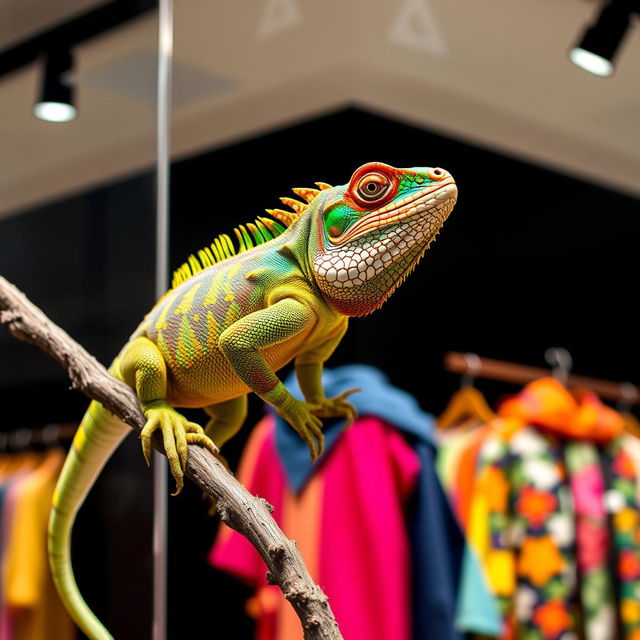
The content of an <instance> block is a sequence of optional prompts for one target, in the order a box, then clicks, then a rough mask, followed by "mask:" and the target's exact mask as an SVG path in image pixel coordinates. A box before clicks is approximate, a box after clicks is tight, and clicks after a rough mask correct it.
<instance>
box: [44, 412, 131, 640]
mask: <svg viewBox="0 0 640 640" xmlns="http://www.w3.org/2000/svg"><path fill="white" fill-rule="evenodd" d="M130 431H131V429H129V427H127V426H126V425H125V424H123V423H122V422H121V421H120V420H118V418H116V417H115V416H114V415H112V414H111V413H110V412H109V411H108V410H107V409H105V408H104V407H103V406H102V405H101V404H100V403H99V402H95V401H94V402H92V403H91V404H90V405H89V409H87V412H86V413H85V415H84V418H83V419H82V423H81V424H80V427H79V428H78V431H77V433H76V435H75V438H74V439H73V444H72V446H71V450H70V451H69V455H68V456H67V459H66V461H65V463H64V467H63V468H62V473H61V474H60V478H59V480H58V484H57V485H56V490H55V492H54V494H53V506H52V509H51V516H50V518H49V562H50V564H51V571H52V574H53V580H54V582H55V584H56V587H57V589H58V593H59V594H60V598H61V599H62V602H63V603H64V605H65V607H66V608H67V611H68V612H69V614H70V615H71V617H72V618H73V620H74V621H75V623H76V624H77V625H78V626H79V627H80V628H81V629H82V631H84V633H85V634H86V635H87V636H89V638H91V640H113V638H112V636H111V634H110V633H109V632H108V631H107V630H106V629H105V628H104V627H103V626H102V624H101V623H100V621H99V620H98V618H96V616H95V615H94V614H93V612H92V611H91V609H89V607H88V606H87V603H86V602H85V601H84V600H83V598H82V596H81V595H80V591H79V589H78V585H77V584H76V580H75V578H74V576H73V569H72V567H71V548H70V547H71V530H72V528H73V523H74V521H75V518H76V514H77V513H78V509H80V506H81V505H82V503H83V502H84V499H85V497H86V495H87V493H88V492H89V489H90V488H91V487H92V486H93V483H94V482H95V479H96V478H97V477H98V475H99V473H100V471H101V470H102V467H104V465H105V463H106V462H107V460H108V459H109V457H110V456H111V454H112V453H113V452H114V451H115V449H116V448H117V447H118V445H119V444H120V442H122V440H123V439H124V437H125V436H126V435H127V434H128V433H129V432H130Z"/></svg>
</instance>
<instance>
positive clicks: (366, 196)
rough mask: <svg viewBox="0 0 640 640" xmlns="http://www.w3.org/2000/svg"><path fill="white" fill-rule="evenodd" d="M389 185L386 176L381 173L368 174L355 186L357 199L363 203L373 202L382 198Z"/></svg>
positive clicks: (389, 182)
mask: <svg viewBox="0 0 640 640" xmlns="http://www.w3.org/2000/svg"><path fill="white" fill-rule="evenodd" d="M390 185H391V181H390V180H389V178H387V176H385V175H382V174H381V173H368V174H367V175H366V176H364V177H362V178H360V181H359V182H358V184H357V186H356V192H357V194H358V197H359V198H361V199H362V200H364V201H365V202H375V201H376V200H379V199H380V198H382V197H383V196H384V194H385V193H387V190H388V189H389V186H390Z"/></svg>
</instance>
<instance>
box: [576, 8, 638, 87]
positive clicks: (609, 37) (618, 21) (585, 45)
mask: <svg viewBox="0 0 640 640" xmlns="http://www.w3.org/2000/svg"><path fill="white" fill-rule="evenodd" d="M633 12H634V7H633V6H632V0H608V1H607V2H606V3H605V4H604V6H603V8H602V11H600V15H599V16H598V19H597V20H596V22H595V24H594V25H592V26H591V27H589V28H588V29H587V30H586V31H585V32H584V35H583V36H582V39H581V40H580V41H579V42H578V44H576V45H575V46H574V47H572V48H571V49H570V50H569V59H570V60H571V62H573V63H574V64H576V65H577V66H579V67H580V68H581V69H584V70H585V71H589V72H590V73H593V74H595V75H597V76H602V77H607V76H610V75H611V74H612V73H613V71H614V67H613V59H614V57H615V55H616V52H617V51H618V48H619V47H620V45H621V44H622V40H623V39H624V36H625V34H626V33H627V30H628V29H629V24H630V21H631V14H632V13H633Z"/></svg>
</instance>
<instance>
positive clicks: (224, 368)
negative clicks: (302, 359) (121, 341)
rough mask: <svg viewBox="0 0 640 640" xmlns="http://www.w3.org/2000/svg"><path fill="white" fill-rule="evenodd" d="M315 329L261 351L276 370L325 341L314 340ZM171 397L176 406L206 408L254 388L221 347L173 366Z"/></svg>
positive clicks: (171, 366) (169, 379)
mask: <svg viewBox="0 0 640 640" xmlns="http://www.w3.org/2000/svg"><path fill="white" fill-rule="evenodd" d="M310 334H311V331H303V332H302V333H300V334H298V335H296V336H294V337H293V338H291V339H290V340H287V341H285V342H282V343H280V344H277V345H273V346H271V347H267V348H265V349H261V350H260V354H261V355H262V357H263V358H264V360H265V362H266V363H267V365H268V366H269V368H270V369H271V370H272V371H278V370H279V369H281V368H282V367H284V366H285V365H287V364H288V363H290V362H291V361H292V360H293V359H294V358H295V357H296V355H298V354H299V353H300V352H301V351H302V349H303V345H304V349H307V348H308V347H309V346H313V344H314V343H316V342H320V341H321V340H317V339H316V340H314V339H313V337H312V336H310ZM167 373H168V380H167V382H168V399H169V402H170V403H171V404H172V405H173V406H176V407H206V406H208V405H211V404H216V403H218V402H223V401H224V400H230V399H231V398H237V397H238V396H241V395H244V394H246V393H248V392H250V391H251V389H250V388H249V387H247V385H246V384H245V383H244V382H242V380H240V378H239V377H238V376H237V375H236V373H235V371H234V369H233V367H232V366H231V363H230V362H229V361H228V360H227V358H226V357H225V356H224V354H223V353H222V351H221V350H220V348H219V347H216V348H214V349H212V350H211V351H210V352H209V353H207V354H206V355H204V356H203V357H201V358H200V359H198V360H197V361H195V362H194V363H193V364H192V365H191V366H190V367H188V368H185V367H182V366H180V365H177V366H176V365H175V364H174V365H171V364H170V365H169V371H168V372H167Z"/></svg>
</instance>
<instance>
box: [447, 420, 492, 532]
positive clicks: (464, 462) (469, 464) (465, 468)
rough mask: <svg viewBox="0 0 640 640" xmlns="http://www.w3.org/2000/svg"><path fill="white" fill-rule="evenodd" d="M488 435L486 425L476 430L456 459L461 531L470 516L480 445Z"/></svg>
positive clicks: (456, 483)
mask: <svg viewBox="0 0 640 640" xmlns="http://www.w3.org/2000/svg"><path fill="white" fill-rule="evenodd" d="M487 433H488V428H487V426H486V425H483V426H482V427H479V428H477V429H476V430H475V431H474V432H473V433H472V434H471V435H470V436H469V440H468V441H467V442H466V443H465V449H464V451H463V452H462V453H461V455H460V457H459V459H458V468H457V469H456V471H455V478H456V479H455V485H456V487H457V490H458V505H457V507H458V513H457V515H458V518H459V520H460V524H461V525H462V530H463V531H466V529H467V525H468V524H469V518H470V514H471V506H472V500H473V491H474V487H475V483H476V468H477V463H478V455H479V453H480V449H481V448H482V443H483V442H484V439H485V437H486V435H487Z"/></svg>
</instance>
